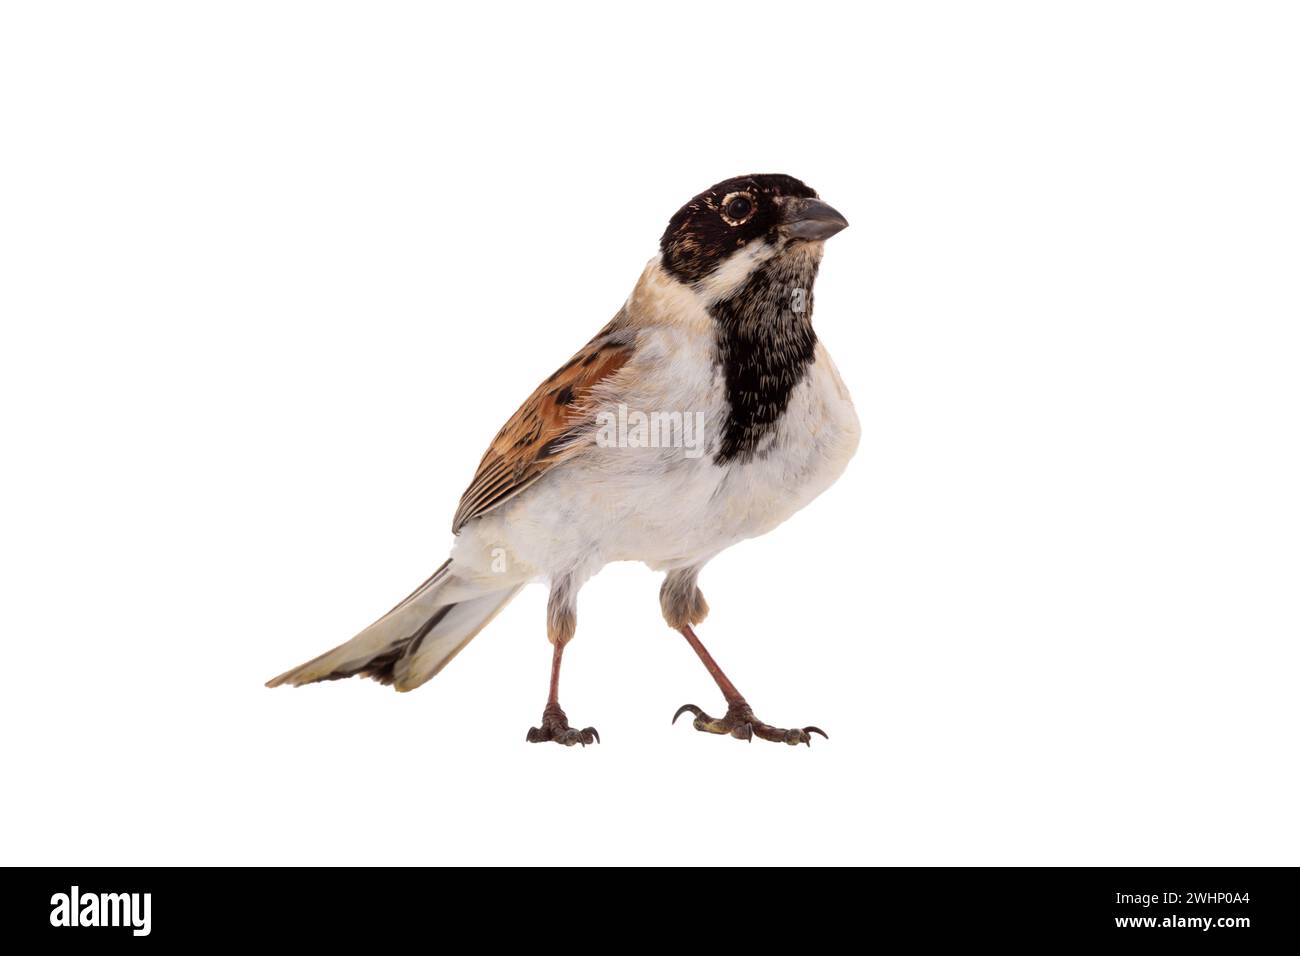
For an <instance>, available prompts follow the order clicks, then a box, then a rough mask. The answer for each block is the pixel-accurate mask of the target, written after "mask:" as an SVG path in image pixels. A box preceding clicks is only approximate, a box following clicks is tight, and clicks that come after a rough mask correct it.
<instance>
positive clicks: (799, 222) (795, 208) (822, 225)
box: [781, 199, 849, 239]
mask: <svg viewBox="0 0 1300 956" xmlns="http://www.w3.org/2000/svg"><path fill="white" fill-rule="evenodd" d="M848 224H849V221H848V220H847V219H845V218H844V217H843V216H841V215H840V214H839V213H838V212H836V211H835V210H834V209H833V208H832V207H830V206H828V205H826V203H824V202H822V201H821V200H820V199H787V200H786V201H785V213H784V215H783V216H782V217H781V231H782V232H783V233H785V234H786V235H787V236H789V237H791V238H792V239H829V238H830V237H831V236H833V235H835V233H837V232H839V231H840V230H841V229H843V228H844V227H845V226H847V225H848Z"/></svg>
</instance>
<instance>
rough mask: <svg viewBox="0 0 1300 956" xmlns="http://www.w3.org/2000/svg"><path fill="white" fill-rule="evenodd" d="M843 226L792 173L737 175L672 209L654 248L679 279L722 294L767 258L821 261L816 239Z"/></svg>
mask: <svg viewBox="0 0 1300 956" xmlns="http://www.w3.org/2000/svg"><path fill="white" fill-rule="evenodd" d="M847 225H848V221H847V220H846V219H845V218H844V217H843V216H842V215H840V214H839V213H838V212H836V211H835V210H834V209H832V208H831V207H830V206H828V205H827V204H826V203H824V202H822V201H821V200H820V199H818V198H817V193H816V192H815V191H813V190H812V189H810V188H809V187H808V186H805V185H804V184H803V183H801V182H800V181H799V180H797V179H795V178H794V177H793V176H784V175H780V174H764V175H754V176H737V177H736V178H734V179H728V180H724V181H723V182H720V183H718V184H717V185H716V186H712V187H710V188H709V189H706V190H705V191H704V192H702V193H700V194H699V195H698V196H696V197H695V198H694V199H692V200H691V201H690V202H688V203H687V204H686V205H685V206H683V207H682V208H681V209H679V210H677V213H676V214H675V215H674V216H673V218H672V219H671V220H669V222H668V228H667V229H666V230H665V231H664V235H663V238H662V239H661V240H660V241H659V249H660V252H661V253H662V263H663V268H664V269H665V270H666V271H667V272H668V273H669V274H670V275H672V276H673V277H674V278H675V279H677V280H678V281H679V282H683V283H686V284H688V285H693V286H697V287H698V286H699V285H701V284H703V285H708V286H712V287H714V289H715V291H716V292H717V293H722V294H725V292H726V291H727V290H728V289H730V288H733V287H735V286H737V285H739V284H740V283H743V282H744V281H745V279H746V278H747V277H748V276H749V275H750V273H752V272H753V271H755V270H756V269H758V268H760V267H761V266H762V265H764V264H765V263H768V262H771V261H772V260H774V259H779V258H781V257H784V256H788V255H789V256H798V257H801V258H803V257H809V256H811V257H812V258H813V259H814V260H817V259H820V257H821V244H822V241H823V240H825V239H828V238H830V237H831V236H833V235H835V233H837V232H839V231H840V230H841V229H843V228H844V227H845V226H847Z"/></svg>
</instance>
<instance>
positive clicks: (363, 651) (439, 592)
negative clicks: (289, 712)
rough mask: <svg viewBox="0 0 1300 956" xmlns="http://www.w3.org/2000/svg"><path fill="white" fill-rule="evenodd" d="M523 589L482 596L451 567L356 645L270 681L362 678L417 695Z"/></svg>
mask: <svg viewBox="0 0 1300 956" xmlns="http://www.w3.org/2000/svg"><path fill="white" fill-rule="evenodd" d="M520 587H521V586H514V587H508V588H504V589H502V590H497V591H488V592H486V593H485V592H484V591H483V590H482V589H481V588H476V587H474V586H472V585H470V584H468V583H467V582H464V581H461V580H459V579H457V578H456V576H455V574H454V573H452V570H451V562H447V564H444V565H443V566H442V567H441V568H439V569H438V570H437V571H436V572H435V573H434V574H433V576H432V577H431V578H429V580H427V581H425V582H424V584H422V585H421V586H420V587H419V588H417V589H416V590H415V592H414V593H412V594H411V595H410V597H408V598H406V600H404V601H402V603H400V604H398V605H397V606H396V607H395V608H393V609H392V610H391V611H389V612H388V613H387V614H385V615H384V616H383V617H381V618H380V619H379V620H377V621H375V623H373V624H371V625H370V626H369V627H367V628H366V629H365V630H364V631H362V632H361V633H360V634H358V635H357V636H356V637H354V638H352V640H350V641H348V642H346V643H344V644H340V645H339V646H338V647H336V648H334V649H333V650H329V651H326V652H325V653H324V654H322V655H320V656H319V657H316V658H313V659H312V660H310V661H308V662H307V663H305V664H302V665H300V666H298V667H295V668H293V669H292V670H288V671H285V672H284V673H283V674H281V675H280V676H279V677H275V678H273V679H271V680H269V681H267V683H266V686H267V687H279V686H280V685H281V684H289V685H291V686H294V687H298V686H301V685H302V684H310V683H313V682H315V681H319V680H331V679H335V678H340V677H351V676H353V675H361V676H364V677H373V678H375V679H376V680H378V681H380V682H382V683H385V684H389V683H391V684H394V685H395V686H396V688H397V689H398V690H401V691H406V690H413V689H414V688H416V687H419V686H420V685H421V684H423V683H424V682H425V681H427V680H428V679H429V678H431V677H432V676H433V675H434V674H436V673H438V671H440V670H442V668H443V667H445V666H446V665H447V662H448V661H450V660H451V659H452V658H453V657H455V656H456V654H457V653H458V652H459V651H460V650H461V648H463V647H464V646H465V645H466V644H468V643H469V642H470V640H471V639H472V638H473V637H474V636H475V635H476V634H478V632H479V631H481V630H482V629H483V628H484V627H485V626H486V625H487V624H488V622H489V621H491V620H492V618H494V617H495V616H496V615H497V612H499V611H500V610H501V609H502V608H503V607H505V606H506V604H508V603H509V602H510V599H511V598H513V597H514V596H515V595H516V594H518V593H519V590H520Z"/></svg>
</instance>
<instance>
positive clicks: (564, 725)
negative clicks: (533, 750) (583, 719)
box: [528, 641, 600, 747]
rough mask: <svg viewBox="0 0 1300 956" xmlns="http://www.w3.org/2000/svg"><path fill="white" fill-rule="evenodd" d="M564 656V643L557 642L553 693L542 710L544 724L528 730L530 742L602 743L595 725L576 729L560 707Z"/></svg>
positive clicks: (554, 657) (553, 671)
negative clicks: (561, 662) (562, 659)
mask: <svg viewBox="0 0 1300 956" xmlns="http://www.w3.org/2000/svg"><path fill="white" fill-rule="evenodd" d="M563 656H564V644H562V643H560V642H559V641H556V642H555V654H554V656H553V657H552V658H551V693H550V696H549V697H547V698H546V709H545V710H543V711H542V726H540V727H533V728H531V729H530V730H529V731H528V742H529V743H530V744H536V743H541V742H542V741H546V740H552V741H554V742H555V743H557V744H564V745H565V746H566V747H572V746H573V745H574V744H582V745H583V746H584V747H585V746H587V744H589V743H592V742H593V741H594V742H595V743H600V734H598V733H596V728H595V727H586V728H584V729H582V730H574V729H573V728H571V727H570V726H569V718H568V717H566V716H565V714H564V711H563V710H561V709H560V658H562V657H563Z"/></svg>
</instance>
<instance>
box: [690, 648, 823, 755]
mask: <svg viewBox="0 0 1300 956" xmlns="http://www.w3.org/2000/svg"><path fill="white" fill-rule="evenodd" d="M678 630H680V631H681V632H682V636H683V637H685V638H686V642H687V643H688V644H690V645H691V647H692V648H693V649H694V650H695V653H696V654H698V655H699V656H700V660H701V661H702V662H703V663H704V667H705V669H706V670H707V671H708V672H709V676H711V677H712V678H713V680H714V681H715V682H716V683H717V685H718V689H719V690H720V691H722V696H723V697H724V698H725V699H726V701H727V712H726V714H724V715H723V716H722V717H710V716H709V715H708V714H706V713H705V712H704V711H702V710H700V708H698V707H696V706H695V705H694V704H683V705H682V706H681V707H679V708H677V713H675V714H673V723H674V724H675V723H677V718H678V717H680V716H681V715H682V714H684V713H685V712H687V711H690V712H691V713H692V714H694V715H695V720H694V722H693V724H694V727H695V729H696V730H702V731H704V732H705V733H710V734H730V735H731V736H732V737H735V738H737V739H739V740H748V741H751V742H752V741H753V739H754V738H755V737H762V738H763V739H764V740H772V741H776V742H777V743H782V742H783V743H787V744H790V745H791V746H794V745H795V744H808V746H810V747H811V746H812V738H811V737H810V736H809V734H821V735H822V736H823V737H826V738H827V739H829V738H830V735H829V734H827V733H826V731H824V730H822V729H821V728H820V727H804V728H803V729H802V730H800V729H799V728H794V729H793V730H786V729H785V728H783V727H773V726H772V725H770V724H765V723H763V722H762V721H761V720H759V719H758V718H757V717H755V716H754V711H753V710H751V709H750V706H749V704H748V703H747V702H746V701H745V698H744V697H742V696H741V693H740V691H738V690H736V685H735V684H733V683H732V682H731V680H730V679H729V678H728V677H727V675H726V674H724V673H723V672H722V668H721V667H719V666H718V662H717V661H715V660H714V659H713V655H712V654H710V653H709V652H708V650H707V649H706V648H705V647H704V645H703V644H701V643H700V639H699V638H698V637H696V636H695V631H694V630H692V629H691V626H690V625H689V624H687V625H684V626H682V627H680V628H678Z"/></svg>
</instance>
